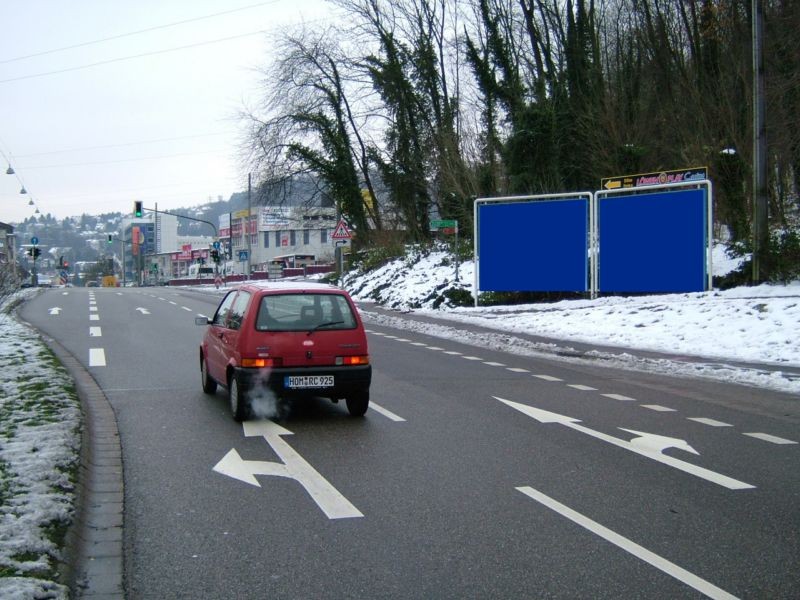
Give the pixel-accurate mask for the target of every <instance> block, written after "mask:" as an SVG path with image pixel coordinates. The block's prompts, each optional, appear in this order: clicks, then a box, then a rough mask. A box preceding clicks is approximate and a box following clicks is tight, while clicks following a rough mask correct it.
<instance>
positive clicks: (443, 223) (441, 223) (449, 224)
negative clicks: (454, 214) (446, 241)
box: [431, 219, 456, 231]
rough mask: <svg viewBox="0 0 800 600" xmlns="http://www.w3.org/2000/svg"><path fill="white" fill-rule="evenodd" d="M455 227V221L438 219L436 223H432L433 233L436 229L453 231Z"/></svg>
mask: <svg viewBox="0 0 800 600" xmlns="http://www.w3.org/2000/svg"><path fill="white" fill-rule="evenodd" d="M455 226H456V221H455V219H438V220H436V221H431V231H433V230H435V229H453V228H455Z"/></svg>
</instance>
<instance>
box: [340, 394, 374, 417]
mask: <svg viewBox="0 0 800 600" xmlns="http://www.w3.org/2000/svg"><path fill="white" fill-rule="evenodd" d="M346 402H347V410H348V412H349V413H350V415H351V416H353V417H363V416H364V413H366V412H367V407H369V392H353V393H352V394H350V395H349V396H348V397H347V400H346Z"/></svg>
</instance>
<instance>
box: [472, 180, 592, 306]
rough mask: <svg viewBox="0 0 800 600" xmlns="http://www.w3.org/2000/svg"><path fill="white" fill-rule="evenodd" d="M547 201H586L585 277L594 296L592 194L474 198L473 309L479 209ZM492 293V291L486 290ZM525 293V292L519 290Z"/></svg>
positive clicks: (477, 274) (476, 293)
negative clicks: (490, 206) (587, 221)
mask: <svg viewBox="0 0 800 600" xmlns="http://www.w3.org/2000/svg"><path fill="white" fill-rule="evenodd" d="M548 200H587V201H588V220H589V228H588V231H587V252H588V256H587V261H588V263H589V264H588V273H587V276H588V278H589V290H588V291H589V292H590V294H591V296H592V298H594V297H595V295H596V288H597V280H596V273H597V268H596V265H595V262H596V260H595V259H596V247H597V246H596V239H595V231H596V227H595V218H596V216H597V207H596V205H595V202H596V201H595V195H594V193H593V192H588V191H583V192H563V193H556V194H533V195H525V196H500V197H491V198H476V199H475V201H474V203H473V219H472V230H473V259H474V263H475V269H474V275H473V287H472V290H473V297H474V300H475V307H476V308H477V306H478V296H479V294H480V289H479V287H478V286H479V283H478V282H479V281H480V264H481V263H480V236H479V235H478V233H479V230H480V219H479V208H480V206H481V205H490V204H521V203H535V202H544V201H548ZM486 291H492V290H486ZM520 291H525V290H520Z"/></svg>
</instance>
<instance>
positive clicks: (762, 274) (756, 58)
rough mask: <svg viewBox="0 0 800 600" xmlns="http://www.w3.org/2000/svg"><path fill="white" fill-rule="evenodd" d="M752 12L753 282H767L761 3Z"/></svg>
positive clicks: (765, 133)
mask: <svg viewBox="0 0 800 600" xmlns="http://www.w3.org/2000/svg"><path fill="white" fill-rule="evenodd" d="M752 2H753V4H752V12H753V283H755V284H758V283H762V282H764V281H766V280H767V279H769V264H768V262H769V259H768V254H767V253H768V250H769V224H768V220H767V219H768V214H767V206H768V199H767V126H766V120H765V115H764V113H765V101H764V52H763V48H764V46H763V40H764V2H763V0H752Z"/></svg>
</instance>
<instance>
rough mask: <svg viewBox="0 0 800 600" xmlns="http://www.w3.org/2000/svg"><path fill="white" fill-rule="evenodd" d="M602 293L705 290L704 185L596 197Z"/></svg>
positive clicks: (705, 201)
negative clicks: (702, 186) (694, 187)
mask: <svg viewBox="0 0 800 600" xmlns="http://www.w3.org/2000/svg"><path fill="white" fill-rule="evenodd" d="M597 211H598V213H597V217H598V218H597V230H598V241H599V256H598V258H599V263H598V270H599V286H598V287H599V290H600V291H601V292H702V291H704V290H705V289H706V282H707V272H706V248H707V245H708V239H707V230H708V222H707V215H708V208H707V194H706V190H705V189H691V190H677V191H664V192H660V193H653V194H635V195H620V196H601V197H598V199H597Z"/></svg>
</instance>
